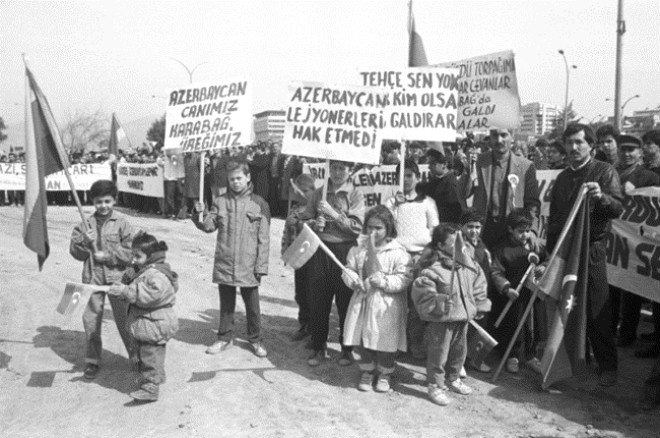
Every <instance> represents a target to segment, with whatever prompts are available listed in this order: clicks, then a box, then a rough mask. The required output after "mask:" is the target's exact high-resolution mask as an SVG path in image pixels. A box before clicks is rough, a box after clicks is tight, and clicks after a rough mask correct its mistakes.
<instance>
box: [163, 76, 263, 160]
mask: <svg viewBox="0 0 660 438" xmlns="http://www.w3.org/2000/svg"><path fill="white" fill-rule="evenodd" d="M165 125H166V126H165V146H164V148H165V149H178V150H181V151H182V152H203V151H210V150H215V149H223V148H224V149H226V148H231V147H233V146H241V145H246V144H249V143H251V141H252V132H253V131H252V85H251V84H250V82H249V81H248V80H246V79H234V80H227V81H224V82H216V83H211V84H205V85H198V84H195V85H190V86H188V87H184V88H180V89H175V90H171V91H170V93H169V96H168V103H167V112H166V123H165Z"/></svg>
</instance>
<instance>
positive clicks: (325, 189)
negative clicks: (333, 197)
mask: <svg viewBox="0 0 660 438" xmlns="http://www.w3.org/2000/svg"><path fill="white" fill-rule="evenodd" d="M323 179H324V181H323V189H322V191H321V200H322V201H327V200H328V181H329V180H330V160H325V175H324V178H323Z"/></svg>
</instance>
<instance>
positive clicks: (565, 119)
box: [559, 49, 577, 129]
mask: <svg viewBox="0 0 660 438" xmlns="http://www.w3.org/2000/svg"><path fill="white" fill-rule="evenodd" d="M559 54H560V55H561V56H562V58H564V65H565V66H566V94H565V95H564V129H566V124H567V123H568V111H567V109H568V83H569V81H570V79H571V68H577V65H571V67H570V68H569V67H568V61H567V60H566V55H565V54H564V51H563V50H562V49H559Z"/></svg>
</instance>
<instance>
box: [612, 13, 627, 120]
mask: <svg viewBox="0 0 660 438" xmlns="http://www.w3.org/2000/svg"><path fill="white" fill-rule="evenodd" d="M624 33H626V22H625V20H624V19H623V0H619V9H618V13H617V18H616V71H615V73H614V75H615V76H614V124H615V126H616V128H617V129H619V130H621V115H622V110H621V58H622V56H623V34H624Z"/></svg>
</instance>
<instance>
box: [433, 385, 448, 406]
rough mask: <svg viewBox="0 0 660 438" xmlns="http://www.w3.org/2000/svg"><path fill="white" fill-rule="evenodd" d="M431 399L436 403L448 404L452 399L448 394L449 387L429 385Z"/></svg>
mask: <svg viewBox="0 0 660 438" xmlns="http://www.w3.org/2000/svg"><path fill="white" fill-rule="evenodd" d="M429 399H431V401H432V402H433V403H435V404H436V405H440V406H447V405H448V404H449V403H451V399H450V398H449V397H448V396H447V388H446V387H444V386H443V387H442V388H441V387H439V386H438V385H429Z"/></svg>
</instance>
